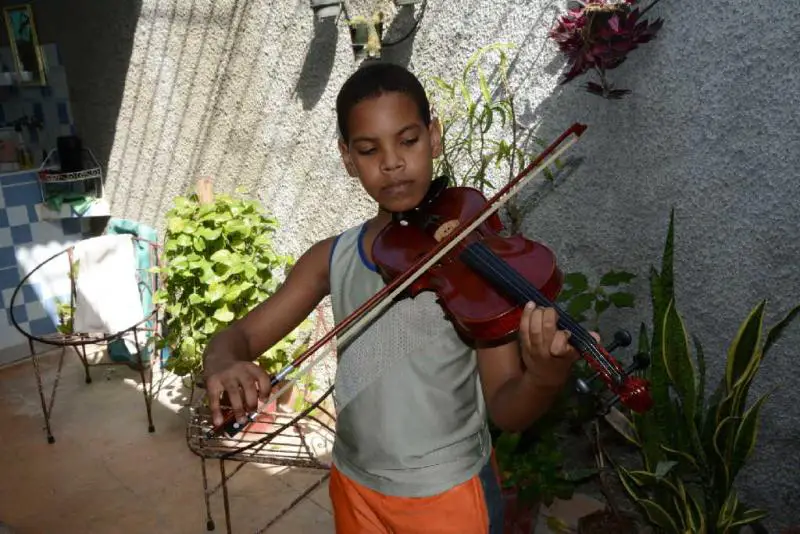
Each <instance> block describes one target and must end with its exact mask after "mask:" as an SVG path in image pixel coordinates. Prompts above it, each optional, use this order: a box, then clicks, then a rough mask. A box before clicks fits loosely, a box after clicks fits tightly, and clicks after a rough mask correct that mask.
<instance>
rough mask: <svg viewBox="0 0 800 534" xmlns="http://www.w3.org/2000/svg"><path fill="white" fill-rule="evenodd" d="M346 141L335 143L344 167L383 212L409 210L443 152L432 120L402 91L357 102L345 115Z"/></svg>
mask: <svg viewBox="0 0 800 534" xmlns="http://www.w3.org/2000/svg"><path fill="white" fill-rule="evenodd" d="M348 127H349V131H350V142H349V144H348V145H345V144H344V143H342V142H341V141H340V142H339V150H340V151H341V154H342V160H343V161H344V164H345V167H346V168H347V172H348V173H349V174H350V176H355V177H358V179H359V180H360V181H361V185H362V186H363V187H364V189H365V190H366V191H367V193H368V194H369V195H370V196H371V197H372V198H373V199H375V201H376V202H377V203H378V204H379V205H380V206H381V208H383V209H384V210H386V211H390V212H400V211H407V210H410V209H413V208H415V207H417V206H418V205H419V203H420V202H422V199H423V198H424V197H425V194H426V193H427V191H428V186H429V185H430V182H431V179H432V178H433V159H434V158H436V157H438V156H439V154H440V152H441V135H440V131H439V125H438V122H436V120H433V121H431V124H430V125H429V126H427V127H426V126H425V124H424V123H423V122H422V117H420V114H419V111H418V110H417V105H416V104H415V102H414V100H413V99H411V97H409V96H407V95H405V94H403V93H384V94H382V95H380V96H378V97H375V98H369V99H366V100H363V101H362V102H359V103H358V104H357V105H356V106H355V107H354V108H353V109H352V110H351V111H350V116H349V117H348Z"/></svg>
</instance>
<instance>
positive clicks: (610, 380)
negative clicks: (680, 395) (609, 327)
mask: <svg viewBox="0 0 800 534" xmlns="http://www.w3.org/2000/svg"><path fill="white" fill-rule="evenodd" d="M631 341H632V338H631V335H630V333H629V332H628V331H627V330H618V331H616V332H615V333H614V339H613V340H612V341H611V343H609V344H608V345H607V346H606V347H605V348H600V347H596V350H598V351H599V352H600V353H601V354H602V356H603V357H604V359H605V361H606V362H608V363H610V364H612V365H613V371H614V372H612V373H609V372H608V370H609V369H608V367H605V366H603V365H598V361H597V360H596V359H593V358H592V356H591V355H589V354H584V358H585V359H586V360H587V362H588V363H589V365H590V366H591V367H592V368H593V369H595V372H594V374H593V375H592V376H590V377H589V378H587V379H585V380H584V379H582V378H578V379H576V389H577V390H578V392H579V393H584V394H592V393H593V392H592V388H591V386H590V384H592V382H594V380H596V379H597V378H599V377H601V376H602V378H603V380H604V382H606V384H607V385H608V387H609V389H610V390H611V392H612V394H613V397H612V398H611V399H610V400H608V401H606V402H604V403H602V405H601V408H600V414H601V415H602V414H606V413H608V411H609V410H610V409H611V407H612V406H614V405H615V404H617V403H621V404H623V405H624V406H626V407H628V408H630V409H631V410H633V411H634V412H638V413H644V412H646V411H648V410H649V409H650V408H651V407H652V405H653V399H652V397H651V396H650V392H649V388H648V385H649V384H648V382H647V380H645V379H644V378H639V377H636V376H631V375H632V374H633V373H634V372H636V371H642V370H644V369H647V367H649V365H650V357H649V356H648V355H647V354H645V353H641V352H640V353H637V354H635V355H634V356H633V362H632V363H631V364H630V365H629V366H628V367H626V368H624V369H622V368H621V366H620V365H619V363H617V361H616V360H615V359H614V358H613V357H612V356H611V354H610V353H611V352H612V351H613V350H615V349H617V348H620V347H627V346H628V345H630V344H631Z"/></svg>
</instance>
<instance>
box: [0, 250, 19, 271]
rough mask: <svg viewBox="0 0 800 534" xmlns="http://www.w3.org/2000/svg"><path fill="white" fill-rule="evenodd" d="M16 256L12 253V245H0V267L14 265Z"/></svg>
mask: <svg viewBox="0 0 800 534" xmlns="http://www.w3.org/2000/svg"><path fill="white" fill-rule="evenodd" d="M16 265H17V257H16V255H15V254H14V247H0V269H3V268H5V267H16Z"/></svg>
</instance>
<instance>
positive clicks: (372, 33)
mask: <svg viewBox="0 0 800 534" xmlns="http://www.w3.org/2000/svg"><path fill="white" fill-rule="evenodd" d="M383 19H384V16H383V12H382V11H376V12H375V13H374V14H373V15H372V16H371V17H369V18H367V17H364V16H362V15H356V16H354V17H352V18H351V19H350V21H349V25H350V39H351V41H352V46H353V54H355V56H356V57H357V58H361V57H364V56H365V55H366V56H367V57H370V58H379V57H381V39H382V38H383Z"/></svg>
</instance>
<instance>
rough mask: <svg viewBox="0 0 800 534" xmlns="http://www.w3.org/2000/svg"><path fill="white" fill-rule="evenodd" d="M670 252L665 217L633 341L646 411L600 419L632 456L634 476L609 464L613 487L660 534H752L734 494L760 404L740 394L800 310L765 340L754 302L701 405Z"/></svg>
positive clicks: (696, 358) (754, 521)
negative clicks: (642, 355) (645, 319)
mask: <svg viewBox="0 0 800 534" xmlns="http://www.w3.org/2000/svg"><path fill="white" fill-rule="evenodd" d="M673 243H674V213H673V214H670V222H669V230H668V232H667V239H666V243H665V246H664V252H663V257H662V266H661V272H658V271H657V270H656V269H655V268H653V269H652V270H651V291H652V307H653V332H652V335H651V336H648V333H647V330H646V328H645V327H644V325H642V328H641V335H640V340H639V345H640V350H641V351H648V352H650V354H651V366H650V367H649V369H648V370H647V371H646V373H645V377H646V378H648V379H649V380H650V382H651V391H652V395H653V401H654V404H653V407H652V409H651V410H650V411H649V412H647V413H645V414H632V415H630V416H628V417H626V416H625V415H624V414H622V413H621V412H615V413H614V416H613V417H610V418H608V421H609V422H610V423H612V425H613V427H614V428H616V429H617V431H618V432H620V434H621V435H623V436H624V437H625V438H626V439H627V440H628V441H629V442H630V444H632V445H633V446H634V447H635V450H636V451H637V452H638V453H639V457H640V462H638V463H639V465H637V466H635V467H632V466H630V465H628V466H626V465H623V464H624V463H625V462H620V461H618V462H617V464H618V465H617V471H618V474H619V480H620V481H621V483H622V484H623V486H624V488H625V490H626V491H627V493H628V494H629V495H630V497H631V498H632V499H633V500H634V502H635V503H636V505H638V507H639V508H640V510H641V511H642V512H643V513H644V514H645V515H646V517H647V518H648V520H649V521H650V523H651V525H652V526H654V527H656V528H658V529H660V531H662V532H665V533H675V534H682V533H684V532H697V533H701V534H703V533H709V534H710V533H729V532H731V533H732V532H738V531H739V529H741V527H743V526H745V525H750V526H758V525H759V523H758V522H759V520H760V519H762V518H763V517H765V515H766V512H765V511H763V510H760V509H758V508H751V507H749V506H747V505H745V504H744V503H743V502H741V501H740V500H739V497H738V494H737V492H736V489H735V488H734V482H735V481H736V477H737V475H738V474H739V473H740V472H741V469H742V467H744V465H745V464H746V462H747V460H748V459H749V457H750V455H751V454H752V453H753V450H754V447H755V444H756V438H757V432H758V426H759V417H760V412H761V408H762V406H763V405H764V403H765V402H766V400H767V399H768V396H769V394H765V395H762V396H760V397H758V398H757V399H756V400H755V401H754V402H752V403H750V404H748V394H749V391H750V386H751V384H752V383H753V380H754V379H755V377H756V375H757V373H758V371H759V369H760V367H761V363H762V362H763V359H764V357H765V356H766V355H767V354H768V352H769V349H770V348H771V347H772V346H773V345H774V344H775V343H776V342H777V341H778V339H779V338H780V336H781V334H782V332H783V330H784V329H785V328H786V327H787V326H788V325H789V324H790V323H791V322H792V321H793V320H794V319H795V318H796V317H797V315H798V314H800V306H796V307H795V308H793V309H792V310H790V311H789V312H788V313H787V314H786V315H785V316H784V317H783V319H781V320H780V321H778V322H777V323H776V324H775V325H774V326H772V327H771V328H770V329H769V330H766V331H765V329H764V312H765V302H764V301H761V302H759V303H758V304H757V305H756V306H755V307H754V308H753V309H752V310H751V311H750V312H749V314H748V315H747V317H746V318H745V320H744V321H743V322H742V323H741V325H740V326H739V329H738V332H737V334H736V336H735V338H734V339H733V340H732V342H731V344H730V346H729V348H728V354H727V359H726V365H725V373H724V376H722V377H721V378H720V379H719V380H718V381H717V385H716V387H715V389H714V391H713V393H712V395H711V396H710V398H708V399H706V384H707V383H708V377H707V376H706V365H705V356H704V353H703V347H702V345H701V343H700V340H699V339H698V338H697V337H695V336H692V337H691V339H692V342H690V335H689V333H688V330H687V328H686V325H685V323H684V320H683V318H682V317H681V314H680V313H679V312H678V307H677V304H676V299H675V292H674V277H673ZM765 334H766V335H765ZM691 345H694V351H692V349H691V348H690V347H691ZM693 352H694V354H692V353H693Z"/></svg>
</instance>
